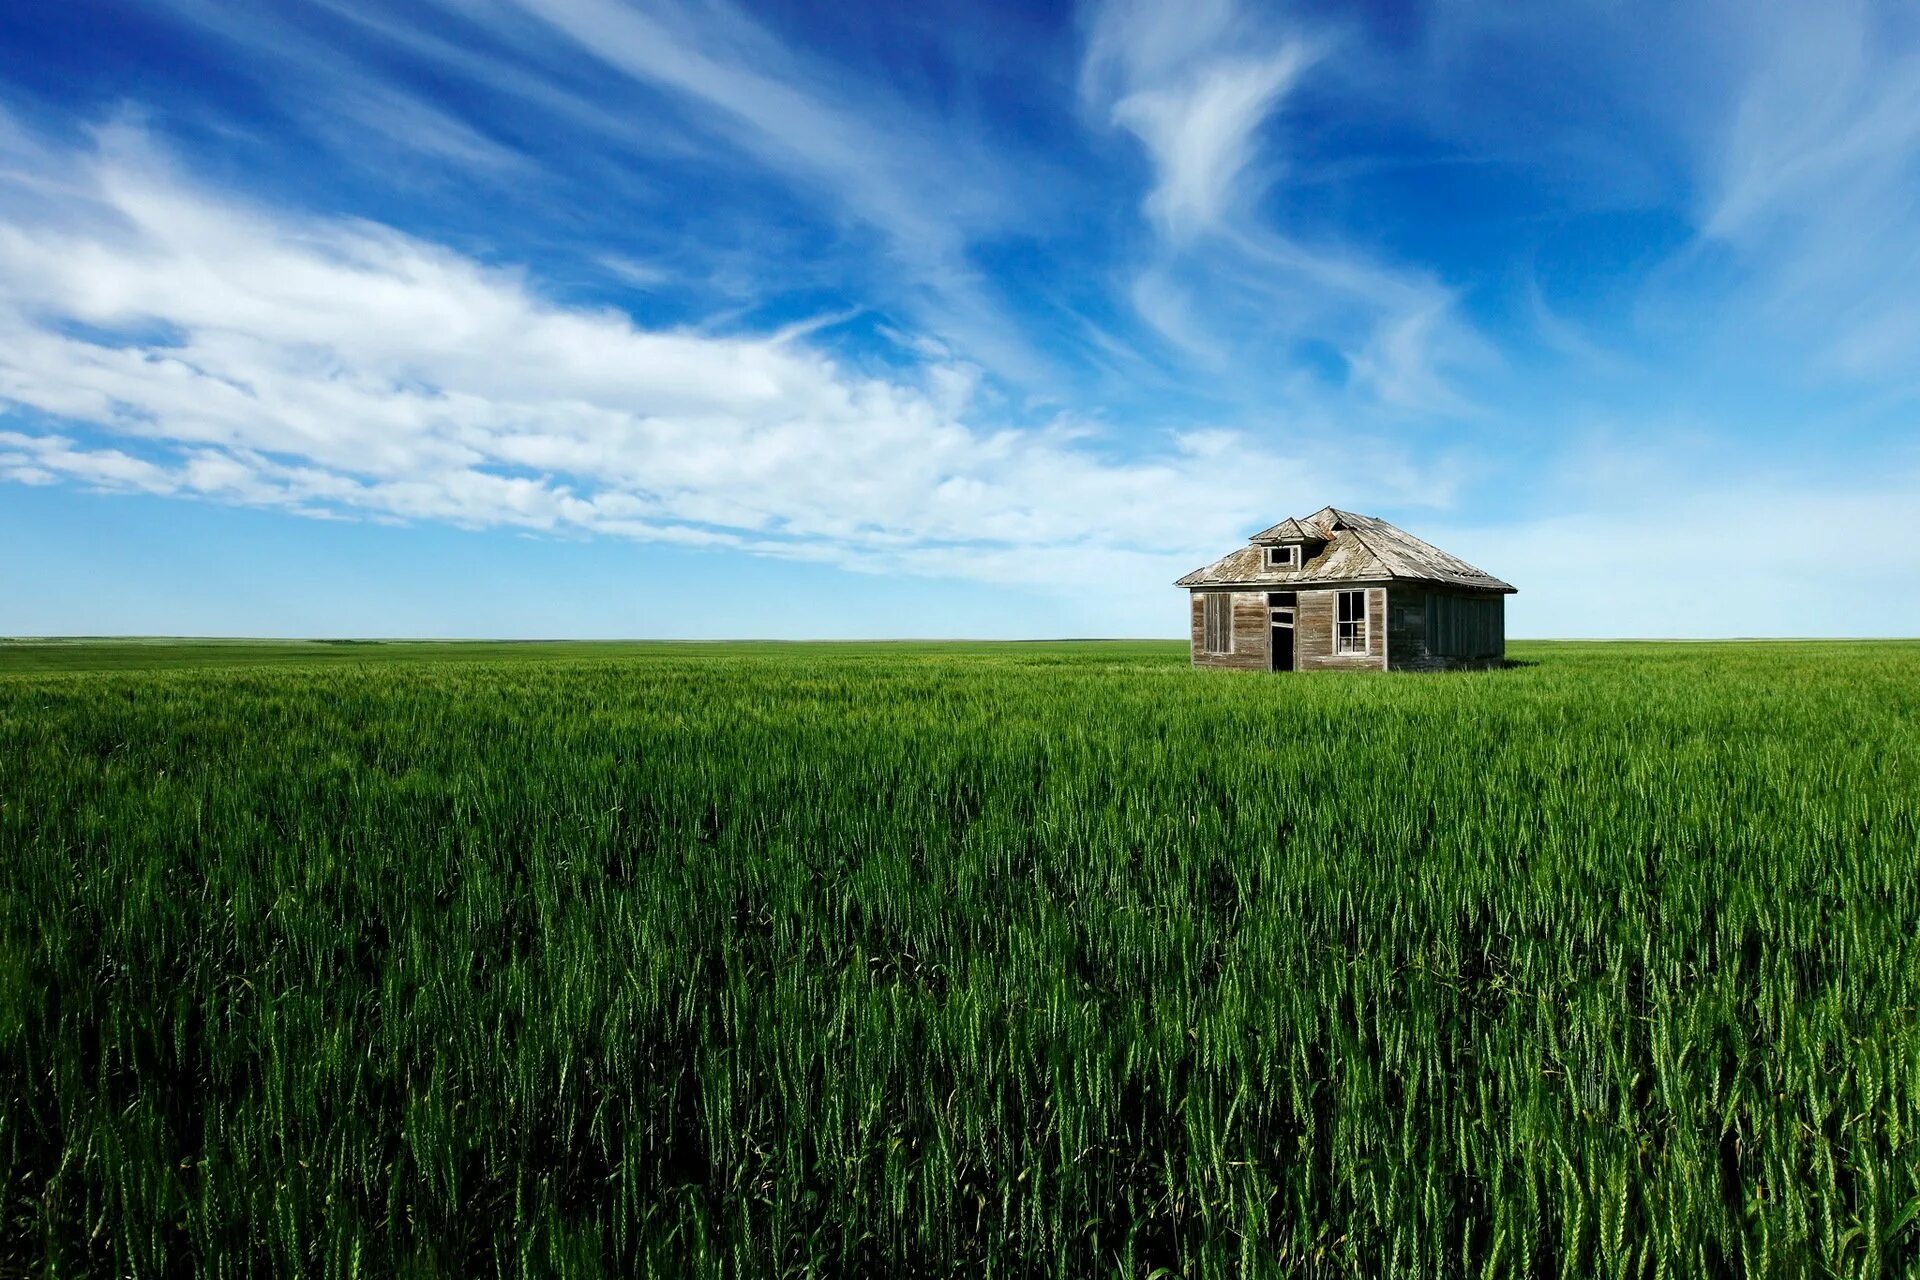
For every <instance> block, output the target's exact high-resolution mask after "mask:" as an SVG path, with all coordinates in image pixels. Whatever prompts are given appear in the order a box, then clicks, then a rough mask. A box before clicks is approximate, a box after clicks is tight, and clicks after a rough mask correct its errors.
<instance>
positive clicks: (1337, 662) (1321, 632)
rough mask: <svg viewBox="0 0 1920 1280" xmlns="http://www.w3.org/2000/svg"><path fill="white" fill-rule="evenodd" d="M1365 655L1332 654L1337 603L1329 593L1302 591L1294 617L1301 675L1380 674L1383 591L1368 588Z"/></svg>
mask: <svg viewBox="0 0 1920 1280" xmlns="http://www.w3.org/2000/svg"><path fill="white" fill-rule="evenodd" d="M1366 592H1367V651H1366V652H1365V653H1335V652H1334V651H1333V633H1334V620H1335V618H1336V617H1337V616H1338V608H1339V606H1338V603H1337V601H1336V600H1335V599H1334V596H1335V594H1336V593H1335V592H1334V591H1333V590H1326V591H1302V592H1301V593H1300V605H1299V612H1298V613H1297V614H1296V616H1295V624H1294V625H1295V627H1296V630H1295V631H1294V656H1295V662H1296V664H1297V665H1298V666H1299V669H1300V670H1302V671H1381V670H1384V669H1385V668H1386V665H1387V590H1386V588H1385V587H1368V588H1366Z"/></svg>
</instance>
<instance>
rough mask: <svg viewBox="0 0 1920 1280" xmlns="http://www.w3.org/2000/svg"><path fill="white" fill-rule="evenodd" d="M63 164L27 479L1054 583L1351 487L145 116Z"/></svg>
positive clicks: (26, 324)
mask: <svg viewBox="0 0 1920 1280" xmlns="http://www.w3.org/2000/svg"><path fill="white" fill-rule="evenodd" d="M41 162H42V163H48V164H56V165H58V166H60V168H61V172H60V173H59V174H58V175H57V178H58V181H57V182H53V183H51V184H50V185H51V186H52V187H55V188H59V189H64V190H66V191H67V192H68V193H69V194H68V195H67V196H66V197H65V198H63V199H60V200H57V201H54V202H52V203H49V202H48V201H46V200H45V199H34V200H24V199H15V198H12V197H13V196H14V195H15V194H16V193H15V192H13V191H12V190H11V188H8V187H5V186H4V185H0V402H4V403H8V404H11V405H12V406H14V410H15V412H14V413H13V414H12V415H11V419H12V421H11V423H10V425H9V426H8V427H7V431H6V434H5V436H4V437H0V469H5V470H6V471H7V473H8V474H10V475H12V477H13V478H15V479H22V480H34V481H41V480H44V479H46V478H47V477H49V476H60V477H63V478H66V479H68V480H70V481H73V482H76V483H84V484H89V485H96V486H102V487H108V488H125V489H138V490H143V491H147V492H153V493H163V494H171V495H176V496H181V497H198V498H204V499H210V500H216V501H224V502H241V503H251V504H259V505H270V506H278V507H284V508H287V509H291V510H296V511H302V512H307V513H331V514H340V513H350V514H360V515H364V516H370V517H380V518H395V517H397V518H405V519H428V520H441V521H449V522H453V523H456V524H460V525H467V526H476V527H486V526H507V527H518V528H524V529H530V530H544V531H553V532H561V533H564V532H569V531H572V532H583V533H604V534H611V535H616V536H624V537H631V538H638V539H651V540H673V541H680V542H691V543H699V544H706V545H714V546H722V547H736V548H740V549H743V550H746V551H750V552H753V553H757V554H772V555H784V556H794V557H804V558H810V559H828V560H833V561H835V562H839V563H844V564H850V565H856V566H859V567H863V568H871V569H886V570H898V571H906V572H916V573H935V574H957V575H962V576H969V577H976V578H986V579H994V580H1008V581H1028V582H1039V581H1057V580H1058V579H1059V577H1060V576H1061V575H1063V574H1065V573H1066V572H1067V571H1068V569H1069V568H1070V566H1072V565H1073V564H1074V563H1077V562H1084V558H1085V556H1086V555H1087V554H1088V553H1089V552H1093V553H1096V554H1098V555H1099V556H1100V557H1101V561H1100V563H1101V572H1102V574H1103V575H1112V574H1116V573H1119V572H1122V571H1128V572H1132V571H1138V572H1150V573H1154V574H1160V575H1163V578H1162V580H1163V581H1164V579H1165V578H1170V577H1172V576H1173V575H1175V574H1177V573H1179V572H1183V571H1184V570H1185V569H1188V568H1191V567H1192V566H1193V564H1194V563H1198V562H1199V561H1198V560H1197V559H1196V557H1200V558H1207V557H1209V556H1211V555H1213V554H1217V548H1218V546H1219V545H1220V544H1221V543H1223V542H1231V541H1237V540H1238V538H1240V537H1242V536H1244V534H1245V533H1246V532H1247V531H1248V529H1249V528H1252V527H1257V525H1258V523H1259V522H1262V521H1264V520H1266V519H1268V518H1269V517H1270V515H1271V513H1272V512H1274V511H1276V510H1288V509H1293V508H1296V507H1297V508H1300V509H1309V508H1310V507H1311V506H1313V505H1317V504H1318V502H1319V501H1321V500H1322V499H1321V497H1320V495H1321V494H1322V493H1324V492H1327V491H1329V490H1332V489H1337V488H1341V487H1344V486H1345V480H1344V477H1345V476H1346V474H1347V471H1346V468H1345V467H1344V466H1343V464H1342V463H1341V462H1339V461H1338V460H1337V459H1335V458H1330V457H1328V456H1326V455H1325V454H1321V453H1315V452H1313V451H1310V450H1307V449H1300V448H1296V449H1291V450H1289V449H1282V448H1280V447H1277V446H1275V445H1273V444H1271V443H1261V442H1256V441H1254V440H1251V439H1249V438H1247V437H1245V436H1240V435H1234V434H1228V435H1225V436H1221V435H1194V436H1190V437H1185V438H1169V439H1167V440H1166V441H1165V443H1164V444H1163V445H1162V446H1161V447H1160V448H1159V449H1157V450H1154V449H1149V450H1148V451H1147V452H1146V453H1145V454H1144V455H1142V454H1139V453H1138V452H1133V453H1130V455H1129V456H1128V457H1126V458H1124V459H1123V458H1120V457H1117V456H1114V455H1112V454H1110V453H1109V452H1108V451H1106V450H1105V449H1104V448H1103V447H1102V441H1101V439H1100V438H1099V437H1098V436H1097V435H1093V434H1090V433H1089V431H1088V429H1087V426H1086V424H1084V423H1074V422H1061V423H1057V424H1054V425H1052V426H1043V427H1038V428H1034V427H1020V426H1011V425H981V424H979V423H976V422H974V421H971V420H970V417H971V415H973V414H975V413H976V412H977V410H976V408H975V406H974V403H973V396H972V388H973V386H974V383H975V380H976V378H977V376H978V375H977V371H976V370H974V369H972V368H971V366H969V365H967V364H966V363H965V362H963V361H960V360H957V359H951V358H938V357H935V356H928V357H926V358H925V359H924V360H923V362H922V364H921V365H920V367H919V372H918V374H917V375H916V376H914V377H913V378H911V379H904V380H903V379H887V378H880V377H874V376H868V375H865V374H860V373H857V372H854V371H853V370H851V369H849V368H847V367H845V366H843V365H842V364H841V363H840V362H839V361H837V360H836V359H835V358H834V356H833V354H832V353H831V352H830V351H828V350H825V349H822V348H819V347H816V346H814V345H811V341H812V337H814V336H818V335H811V336H810V335H808V334H806V333H804V332H798V331H795V332H788V333H785V334H775V335H771V336H768V337H738V336H734V337H717V336H710V335H704V334H701V333H697V332H692V331H684V330H658V329H645V328H641V327H639V326H637V325H635V324H634V323H633V322H632V321H631V320H630V319H629V318H628V317H626V316H625V315H623V314H621V313H618V312H613V311H606V310H591V309H584V308H579V307H568V306H563V305H559V304H556V303H554V302H551V301H548V300H546V299H545V298H543V297H542V296H541V294H540V292H539V290H538V288H537V286H536V285H535V284H534V283H533V282H532V281H530V280H528V279H527V278H525V277H524V276H523V275H521V274H519V273H516V272H513V271H510V270H502V269H497V268H491V267H485V266H482V265H480V264H478V263H476V262H474V261H473V260H471V259H470V258H467V257H464V256H462V255H460V254H457V253H455V252H452V251H451V250H448V249H446V248H444V247H441V246H438V245H434V244H432V243H429V242H426V241H423V240H420V239H417V238H414V237H409V236H406V235H402V234H400V233H398V232H396V231H393V230H391V229H389V228H385V227H381V226H378V225H374V224H371V223H366V222H351V221H327V220H316V219H311V218H299V217H293V216H289V215H285V214H278V213H274V212H272V211H268V210H264V209H260V208H255V207H249V206H247V205H245V204H242V203H239V202H236V201H233V200H230V199H227V198H223V197H220V196H217V195H215V194H212V193H209V192H208V191H205V190H203V189H201V188H198V187H196V186H195V185H193V184H192V183H190V182H188V181H186V180H184V179H182V178H181V177H179V176H178V175H177V174H176V173H174V172H173V171H172V170H171V169H170V168H169V167H168V166H167V165H166V164H165V163H163V162H162V161H161V160H159V159H158V158H156V157H155V155H154V154H153V153H152V152H151V150H150V149H149V148H148V146H147V144H146V143H145V142H144V140H143V139H142V137H141V136H140V135H139V134H137V133H134V132H131V131H129V130H126V129H117V130H109V131H107V132H106V133H105V134H103V135H102V140H101V142H100V145H99V148H98V150H97V151H96V152H92V153H85V154H73V155H54V154H50V153H47V154H43V155H42V156H41ZM42 185H47V184H42ZM929 350H933V349H929ZM96 437H103V438H96ZM1225 442H1230V443H1225ZM1341 450H1342V452H1343V453H1344V454H1346V456H1349V457H1352V456H1354V455H1355V453H1356V448H1355V446H1352V445H1351V444H1343V445H1342V446H1341ZM1406 485H1407V489H1408V491H1409V492H1410V493H1411V492H1412V491H1413V490H1415V489H1417V488H1418V480H1417V478H1416V477H1412V476H1409V477H1407V481H1406Z"/></svg>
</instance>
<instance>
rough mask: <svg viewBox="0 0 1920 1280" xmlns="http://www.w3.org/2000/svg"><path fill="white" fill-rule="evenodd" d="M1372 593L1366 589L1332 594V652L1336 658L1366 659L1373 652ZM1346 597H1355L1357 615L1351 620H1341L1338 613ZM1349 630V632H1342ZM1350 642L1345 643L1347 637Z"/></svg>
mask: <svg viewBox="0 0 1920 1280" xmlns="http://www.w3.org/2000/svg"><path fill="white" fill-rule="evenodd" d="M1371 595H1372V592H1371V591H1370V590H1369V589H1368V588H1366V587H1350V588H1343V589H1341V590H1339V591H1335V592H1334V593H1333V652H1334V656H1336V657H1352V656H1356V655H1357V656H1359V657H1363V658H1364V657H1366V656H1367V655H1369V654H1371V653H1372V652H1373V619H1372V616H1371V615H1372V608H1371V605H1372V601H1371V600H1370V599H1369V597H1370V596H1371ZM1348 597H1357V599H1358V601H1359V611H1358V614H1357V615H1356V616H1354V617H1351V618H1342V617H1341V616H1340V611H1341V609H1342V607H1343V606H1344V605H1345V604H1346V602H1347V599H1348ZM1343 628H1350V629H1351V630H1350V631H1343ZM1348 635H1351V637H1352V640H1351V642H1350V643H1346V642H1345V641H1346V640H1347V636H1348Z"/></svg>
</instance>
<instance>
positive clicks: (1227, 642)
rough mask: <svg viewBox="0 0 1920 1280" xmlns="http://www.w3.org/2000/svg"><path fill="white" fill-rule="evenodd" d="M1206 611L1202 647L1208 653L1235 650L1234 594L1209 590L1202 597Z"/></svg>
mask: <svg viewBox="0 0 1920 1280" xmlns="http://www.w3.org/2000/svg"><path fill="white" fill-rule="evenodd" d="M1200 599H1201V601H1202V608H1203V609H1205V611H1206V619H1205V626H1204V627H1203V628H1202V632H1201V645H1200V647H1201V648H1202V649H1204V650H1206V652H1208V653H1232V652H1233V596H1232V595H1230V594H1228V593H1227V592H1225V591H1209V592H1206V593H1205V594H1204V595H1202V596H1201V597H1200Z"/></svg>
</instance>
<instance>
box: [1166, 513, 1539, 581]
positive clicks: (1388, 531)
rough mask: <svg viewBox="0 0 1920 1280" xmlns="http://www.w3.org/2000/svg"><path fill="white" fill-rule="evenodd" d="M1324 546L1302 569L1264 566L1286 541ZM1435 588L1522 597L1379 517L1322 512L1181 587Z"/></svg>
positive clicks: (1270, 534) (1265, 536)
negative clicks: (1271, 550)
mask: <svg viewBox="0 0 1920 1280" xmlns="http://www.w3.org/2000/svg"><path fill="white" fill-rule="evenodd" d="M1322 541H1324V543H1325V545H1324V546H1323V547H1322V548H1321V549H1320V550H1319V552H1318V553H1317V554H1315V555H1314V556H1313V557H1312V558H1310V559H1308V560H1306V561H1305V562H1304V563H1303V564H1301V566H1300V567H1299V568H1298V569H1295V568H1292V567H1282V568H1274V569H1269V568H1267V566H1266V555H1265V552H1264V548H1265V547H1267V546H1269V545H1272V544H1274V543H1281V542H1322ZM1388 581H1404V582H1431V583H1436V584H1438V585H1441V586H1448V587H1470V588H1475V589H1478V590H1481V591H1501V592H1508V593H1511V592H1513V591H1515V590H1516V588H1515V587H1513V586H1511V585H1510V584H1508V583H1505V582H1502V581H1501V580H1500V579H1498V578H1496V577H1494V576H1493V575H1492V574H1490V573H1487V572H1485V571H1484V570H1481V569H1476V568H1474V567H1473V566H1472V565H1470V564H1468V563H1467V562H1466V561H1465V560H1462V559H1460V557H1458V556H1453V555H1448V554H1447V553H1446V552H1444V551H1442V550H1440V548H1438V547H1436V546H1432V545H1430V544H1428V543H1425V542H1422V541H1420V539H1418V538H1416V537H1414V536H1413V535H1412V534H1410V533H1408V532H1406V531H1405V530H1404V529H1400V528H1397V527H1395V526H1393V525H1391V524H1388V523H1387V522H1386V521H1385V520H1381V519H1379V518H1377V517H1375V516H1363V515H1358V514H1356V513H1354V512H1352V511H1337V510H1335V509H1334V508H1332V507H1322V508H1321V509H1320V510H1318V511H1316V512H1314V513H1313V514H1312V515H1310V516H1305V517H1302V518H1300V519H1298V520H1292V519H1288V520H1282V521H1281V522H1280V523H1279V524H1277V525H1274V526H1273V528H1271V529H1266V530H1263V531H1262V532H1260V533H1256V534H1255V535H1254V536H1253V537H1252V539H1251V540H1249V541H1248V543H1247V545H1246V546H1244V547H1241V548H1240V549H1239V550H1238V551H1234V552H1231V553H1229V554H1227V555H1224V556H1222V557H1220V558H1219V559H1218V560H1215V561H1214V562H1213V563H1212V564H1210V565H1208V566H1207V567H1206V568H1204V569H1195V570H1194V571H1193V572H1192V573H1190V574H1188V575H1187V576H1186V577H1184V578H1182V579H1180V580H1179V581H1178V582H1176V583H1174V585H1175V586H1177V587H1269V586H1273V587H1299V586H1319V585H1327V584H1332V583H1337V582H1388Z"/></svg>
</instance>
